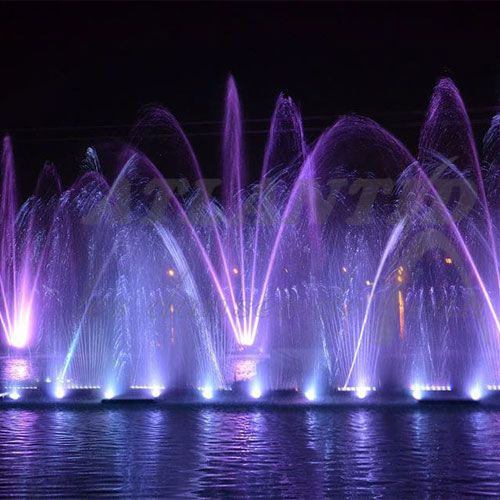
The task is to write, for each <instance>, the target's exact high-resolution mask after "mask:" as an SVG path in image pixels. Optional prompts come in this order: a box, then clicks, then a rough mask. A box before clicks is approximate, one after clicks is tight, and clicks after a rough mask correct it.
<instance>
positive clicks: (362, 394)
mask: <svg viewBox="0 0 500 500" xmlns="http://www.w3.org/2000/svg"><path fill="white" fill-rule="evenodd" d="M356 396H357V397H358V399H365V398H366V396H368V387H364V386H360V387H356Z"/></svg>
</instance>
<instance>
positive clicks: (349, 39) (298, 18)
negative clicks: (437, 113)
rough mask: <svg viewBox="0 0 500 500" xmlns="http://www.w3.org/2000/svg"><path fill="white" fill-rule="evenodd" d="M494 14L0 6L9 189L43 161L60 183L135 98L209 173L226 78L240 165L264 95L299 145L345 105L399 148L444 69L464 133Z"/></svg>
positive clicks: (486, 93) (350, 6)
mask: <svg viewBox="0 0 500 500" xmlns="http://www.w3.org/2000/svg"><path fill="white" fill-rule="evenodd" d="M499 19H500V4H499V3H484V4H481V3H478V2H473V3H453V4H451V3H444V2H439V3H408V2H404V3H376V2H368V3H311V2H308V3H286V2H279V3H219V4H218V3H200V4H199V3H120V2H109V3H52V4H46V3H41V2H37V3H20V4H6V3H2V4H1V5H0V50H1V58H0V61H1V62H0V64H1V72H0V131H2V132H9V133H10V134H11V135H12V137H13V141H14V147H15V155H16V160H17V170H18V178H19V180H20V190H21V193H22V194H23V195H26V194H28V193H29V192H30V191H31V189H32V188H33V186H34V184H35V178H36V175H37V173H38V171H39V170H40V168H41V166H42V164H43V161H44V160H48V159H50V160H52V161H54V162H55V163H56V165H57V166H58V168H59V169H60V171H61V173H62V175H63V179H64V181H65V183H66V184H67V183H68V182H70V181H71V180H72V179H74V178H75V176H76V175H77V173H78V170H79V165H80V162H81V159H82V156H83V154H84V151H85V148H86V146H88V145H91V144H98V143H100V142H102V141H107V140H108V139H109V138H115V137H118V138H126V137H127V133H128V131H129V128H130V127H131V126H132V124H133V123H134V121H135V120H136V117H137V115H138V112H139V111H140V109H141V107H143V106H144V105H147V104H150V103H161V104H163V105H165V106H166V107H168V108H169V109H170V110H171V111H172V112H173V113H174V114H175V115H176V117H177V118H178V119H179V121H180V122H181V123H183V124H185V128H186V131H187V132H188V135H189V136H190V138H191V139H192V142H193V144H194V147H195V149H196V151H197V153H198V155H199V157H200V158H201V161H202V163H203V167H204V169H205V171H206V172H207V175H216V173H217V168H218V167H217V161H218V148H219V143H220V136H219V131H220V127H221V125H220V119H221V116H222V100H223V94H224V87H225V83H226V79H227V76H228V74H229V73H230V72H231V73H233V74H234V76H235V77H236V79H237V82H238V85H239V90H240V93H241V97H242V100H243V106H244V113H245V117H246V118H247V119H249V121H248V122H247V123H246V129H247V130H249V131H250V132H252V133H251V134H249V143H248V151H249V155H250V160H251V161H250V165H251V168H253V169H254V172H257V170H258V168H259V165H258V164H259V159H260V156H261V154H262V145H263V143H264V140H265V131H266V129H267V126H268V122H267V120H268V118H269V117H270V115H271V113H272V108H273V103H274V101H275V99H276V97H277V96H278V94H279V92H280V91H283V92H285V93H286V94H288V95H291V96H292V97H293V98H294V99H295V100H296V102H297V103H298V104H299V105H300V108H301V110H302V113H303V114H304V117H305V126H306V132H307V135H308V137H309V138H310V139H314V138H315V137H317V135H318V134H319V132H320V130H321V129H323V128H324V127H325V126H327V125H329V124H331V123H332V122H333V121H334V120H335V118H336V117H337V116H339V115H341V114H345V113H358V114H363V115H367V116H370V117H372V118H374V119H376V120H377V121H379V122H380V123H382V124H383V125H384V126H386V127H387V128H388V129H389V130H391V131H392V132H394V133H395V134H396V135H397V136H398V137H399V138H401V139H402V140H403V141H404V142H405V143H406V144H407V145H408V146H409V147H410V148H411V149H414V148H415V144H416V142H417V139H418V131H419V126H420V123H421V121H422V119H423V116H424V112H425V109H426V107H427V103H428V100H429V97H430V95H431V92H432V88H433V86H434V84H435V83H436V81H437V80H438V79H439V78H440V77H442V76H450V77H452V78H453V79H454V80H455V82H456V83H457V85H458V87H459V88H460V90H461V92H462V95H463V97H464V99H465V102H466V104H467V107H468V108H469V110H470V115H471V118H472V120H473V123H474V127H475V130H476V132H477V135H478V137H480V136H481V134H482V133H484V131H485V129H486V127H487V125H488V120H489V118H490V117H491V115H492V114H494V112H495V109H496V108H497V104H498V100H499V96H500V64H499V63H500V38H499V37H498V20H499ZM259 119H260V121H259ZM200 122H201V123H200ZM172 174H173V173H168V175H171V176H172Z"/></svg>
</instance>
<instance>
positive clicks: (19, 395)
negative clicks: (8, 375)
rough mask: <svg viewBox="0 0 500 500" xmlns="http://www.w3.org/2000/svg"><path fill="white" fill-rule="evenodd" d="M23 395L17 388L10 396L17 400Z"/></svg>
mask: <svg viewBox="0 0 500 500" xmlns="http://www.w3.org/2000/svg"><path fill="white" fill-rule="evenodd" d="M20 397H21V394H19V392H18V391H17V389H14V390H13V391H12V392H11V393H10V394H9V398H10V399H13V400H14V401H17V400H18V399H19V398H20Z"/></svg>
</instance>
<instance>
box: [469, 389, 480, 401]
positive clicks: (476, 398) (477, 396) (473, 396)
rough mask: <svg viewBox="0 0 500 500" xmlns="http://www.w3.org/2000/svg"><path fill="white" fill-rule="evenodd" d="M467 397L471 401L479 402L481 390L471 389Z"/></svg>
mask: <svg viewBox="0 0 500 500" xmlns="http://www.w3.org/2000/svg"><path fill="white" fill-rule="evenodd" d="M469 396H470V398H471V399H472V401H479V400H480V399H481V396H482V393H481V389H480V388H479V387H474V388H472V389H471V391H470V392H469Z"/></svg>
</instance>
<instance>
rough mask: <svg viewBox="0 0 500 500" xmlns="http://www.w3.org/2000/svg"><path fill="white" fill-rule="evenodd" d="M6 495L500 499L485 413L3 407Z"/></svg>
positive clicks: (494, 440)
mask: <svg viewBox="0 0 500 500" xmlns="http://www.w3.org/2000/svg"><path fill="white" fill-rule="evenodd" d="M0 434H1V436H2V438H1V439H0V496H4V495H7V494H10V495H15V496H18V495H24V496H41V495H47V496H55V495H61V496H67V495H68V494H70V493H73V494H76V493H78V494H79V495H82V496H96V495H99V494H108V495H117V496H118V495H126V496H170V497H171V496H174V495H175V496H184V495H190V496H193V495H194V496H218V495H230V496H231V495H234V496H242V495H244V496H256V495H261V496H262V495H264V496H285V497H320V496H323V495H349V496H355V495H358V496H359V495H361V496H390V497H394V496H396V495H398V496H401V495H415V496H424V495H431V496H435V495H439V496H443V497H451V496H454V495H456V494H457V491H460V492H462V493H467V494H472V495H476V494H481V493H490V494H498V493H499V492H500V455H499V454H498V452H497V450H498V448H499V446H500V412H499V411H495V410H486V409H478V408H465V407H462V408H457V407H455V408H453V407H433V408H418V409H415V408H398V409H394V408H380V409H375V408H341V409H328V410H327V409H299V410H291V409H255V410H243V409H231V410H228V409H214V408H205V409H204V408H190V409H187V408H184V409H181V408H176V409H172V408H162V407H155V408H150V407H147V406H144V407H140V408H130V407H129V408H125V407H118V408H101V407H99V406H89V407H67V408H58V407H51V408H34V409H25V408H4V409H1V410H0Z"/></svg>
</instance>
